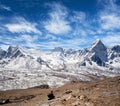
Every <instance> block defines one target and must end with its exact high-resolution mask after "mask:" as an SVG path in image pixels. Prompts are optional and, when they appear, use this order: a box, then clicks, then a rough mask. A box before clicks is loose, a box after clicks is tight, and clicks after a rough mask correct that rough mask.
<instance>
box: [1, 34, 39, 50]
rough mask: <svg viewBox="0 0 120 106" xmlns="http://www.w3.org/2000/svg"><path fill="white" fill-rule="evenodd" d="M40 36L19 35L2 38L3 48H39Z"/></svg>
mask: <svg viewBox="0 0 120 106" xmlns="http://www.w3.org/2000/svg"><path fill="white" fill-rule="evenodd" d="M38 40H39V36H38V35H19V36H13V37H11V36H0V43H1V44H2V45H1V47H2V48H4V46H8V45H13V46H16V45H19V46H22V47H29V48H39V49H40V44H39V42H38Z"/></svg>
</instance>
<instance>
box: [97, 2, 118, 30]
mask: <svg viewBox="0 0 120 106" xmlns="http://www.w3.org/2000/svg"><path fill="white" fill-rule="evenodd" d="M106 2H107V3H104V5H103V6H104V10H102V11H100V13H99V18H100V23H99V24H101V28H102V29H104V30H114V29H119V28H120V12H119V11H118V10H120V6H118V5H117V4H116V0H106Z"/></svg>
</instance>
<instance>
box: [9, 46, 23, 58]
mask: <svg viewBox="0 0 120 106" xmlns="http://www.w3.org/2000/svg"><path fill="white" fill-rule="evenodd" d="M18 56H24V53H23V51H22V49H21V47H19V46H16V47H13V46H9V47H8V50H7V57H11V58H13V57H18Z"/></svg>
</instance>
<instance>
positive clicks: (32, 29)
mask: <svg viewBox="0 0 120 106" xmlns="http://www.w3.org/2000/svg"><path fill="white" fill-rule="evenodd" d="M13 20H14V21H16V22H15V23H10V24H6V25H5V27H6V28H8V30H9V31H10V32H12V33H37V34H42V32H41V31H40V30H38V29H37V28H36V26H37V24H36V23H31V22H28V21H27V20H25V19H24V18H22V17H17V18H14V19H13Z"/></svg>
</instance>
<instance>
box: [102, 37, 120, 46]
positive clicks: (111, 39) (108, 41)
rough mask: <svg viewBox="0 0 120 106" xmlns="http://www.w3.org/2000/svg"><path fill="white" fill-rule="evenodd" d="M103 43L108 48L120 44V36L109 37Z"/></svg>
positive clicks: (103, 39)
mask: <svg viewBox="0 0 120 106" xmlns="http://www.w3.org/2000/svg"><path fill="white" fill-rule="evenodd" d="M102 41H103V42H104V43H105V44H106V45H108V46H114V45H118V44H120V35H109V36H106V37H104V38H102Z"/></svg>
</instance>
